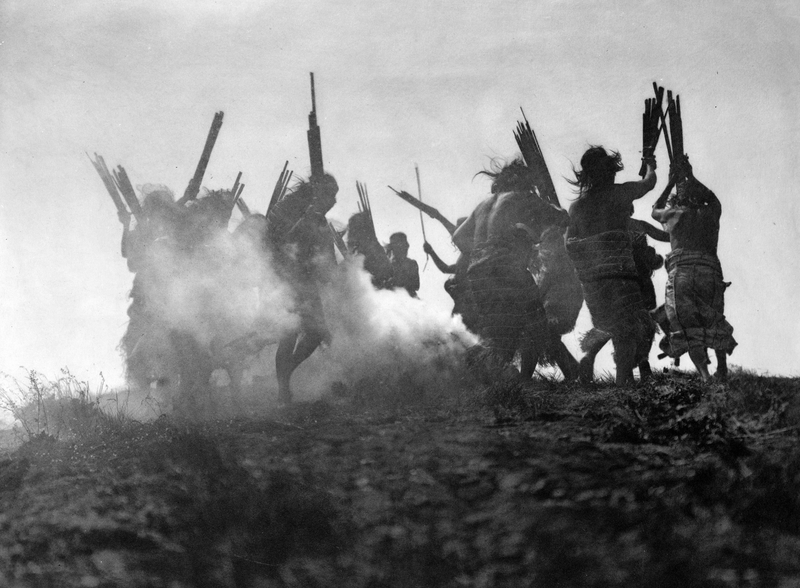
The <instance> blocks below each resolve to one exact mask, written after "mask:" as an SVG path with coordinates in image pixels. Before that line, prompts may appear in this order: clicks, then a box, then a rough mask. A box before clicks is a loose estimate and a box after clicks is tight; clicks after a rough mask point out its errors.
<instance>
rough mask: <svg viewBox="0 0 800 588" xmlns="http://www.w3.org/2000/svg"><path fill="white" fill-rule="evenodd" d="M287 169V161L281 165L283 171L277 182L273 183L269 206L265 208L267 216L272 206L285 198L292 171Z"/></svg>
mask: <svg viewBox="0 0 800 588" xmlns="http://www.w3.org/2000/svg"><path fill="white" fill-rule="evenodd" d="M287 167H289V162H288V161H287V162H286V163H284V164H283V169H282V170H281V173H280V175H279V176H278V181H276V182H275V187H274V188H273V189H272V196H271V197H270V199H269V205H268V206H267V214H269V212H270V211H271V210H272V207H273V206H275V205H276V204H277V203H278V202H280V201H281V200H283V197H284V196H286V190H287V188H288V187H289V180H291V179H292V170H287V169H286V168H287Z"/></svg>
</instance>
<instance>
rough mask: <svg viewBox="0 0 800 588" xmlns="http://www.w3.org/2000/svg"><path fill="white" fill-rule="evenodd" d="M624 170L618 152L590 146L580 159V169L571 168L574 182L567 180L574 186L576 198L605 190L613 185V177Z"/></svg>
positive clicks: (598, 146)
mask: <svg viewBox="0 0 800 588" xmlns="http://www.w3.org/2000/svg"><path fill="white" fill-rule="evenodd" d="M623 169H624V166H623V165H622V156H621V155H620V154H619V151H612V152H611V153H608V152H607V151H606V150H605V148H604V147H602V146H600V145H590V146H589V149H587V150H586V152H585V153H584V154H583V157H581V169H580V170H576V169H575V167H574V166H573V167H572V171H573V173H574V174H575V179H574V180H567V181H568V182H569V183H570V184H572V185H573V186H575V188H576V192H577V193H578V198H582V197H584V196H586V195H588V194H590V193H591V192H593V191H594V190H597V189H603V188H607V187H609V186H611V185H613V184H614V176H615V175H616V174H617V173H618V172H621V171H622V170H623Z"/></svg>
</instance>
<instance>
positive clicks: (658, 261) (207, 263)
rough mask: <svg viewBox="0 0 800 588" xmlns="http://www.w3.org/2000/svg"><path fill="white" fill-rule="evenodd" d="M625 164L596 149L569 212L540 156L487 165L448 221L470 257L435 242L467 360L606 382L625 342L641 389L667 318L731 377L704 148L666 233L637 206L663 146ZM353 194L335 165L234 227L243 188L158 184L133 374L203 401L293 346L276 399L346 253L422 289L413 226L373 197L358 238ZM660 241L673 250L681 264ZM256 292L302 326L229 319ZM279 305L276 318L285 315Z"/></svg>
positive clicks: (676, 350) (312, 336)
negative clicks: (548, 190)
mask: <svg viewBox="0 0 800 588" xmlns="http://www.w3.org/2000/svg"><path fill="white" fill-rule="evenodd" d="M622 169H623V166H622V162H621V157H620V155H619V154H618V153H616V152H609V151H607V150H606V149H605V148H603V147H600V146H592V147H590V148H589V149H588V150H587V151H586V152H585V153H584V154H583V156H582V158H581V160H580V168H579V169H577V170H576V171H575V178H574V180H572V184H573V186H574V187H575V192H576V197H575V199H574V200H573V201H572V203H571V206H570V207H569V211H567V210H565V209H563V208H561V207H560V206H559V205H558V204H557V203H555V202H553V201H552V200H547V199H545V198H543V197H542V195H541V192H542V190H541V186H542V177H541V176H542V174H541V170H537V169H535V167H534V166H529V165H527V164H526V161H525V158H524V157H519V158H516V159H514V160H512V161H510V162H507V163H504V164H500V163H496V164H495V165H493V167H492V169H491V170H488V171H484V172H481V173H483V174H485V175H486V176H488V177H489V178H490V179H491V194H490V195H489V196H488V197H487V198H486V199H485V200H483V201H482V202H481V203H480V204H479V205H478V206H477V207H476V208H475V210H473V211H472V213H471V214H470V215H469V216H467V217H464V218H462V219H460V220H459V222H458V223H457V224H456V225H452V224H449V223H447V224H446V225H445V226H446V227H447V228H448V230H449V231H450V232H451V235H452V241H453V244H454V245H455V246H456V247H457V248H458V250H459V251H460V255H459V258H458V260H457V261H456V263H454V264H452V265H448V264H446V263H445V262H443V261H442V259H441V258H440V257H439V256H438V255H437V254H436V252H435V251H434V250H433V248H432V247H431V246H430V244H428V243H427V242H426V243H425V244H424V251H425V252H426V253H427V254H429V255H430V256H431V257H432V259H433V261H434V263H435V264H436V265H437V266H438V267H439V269H441V270H442V271H443V272H446V273H449V274H452V276H451V277H450V278H449V279H447V281H446V282H445V289H446V290H447V292H448V293H449V294H450V295H451V296H452V298H453V301H454V307H453V314H454V315H460V316H461V318H462V319H463V322H464V325H465V326H466V327H467V328H468V329H469V330H470V331H472V332H474V333H475V334H476V335H478V339H479V341H480V343H479V345H478V346H476V347H475V348H473V350H471V351H474V353H473V352H471V353H470V354H468V359H469V364H470V365H471V366H473V367H475V369H476V371H477V373H478V374H482V375H483V376H486V377H488V378H495V377H496V376H497V374H498V373H503V374H511V375H512V376H513V377H518V378H521V379H523V380H524V379H530V378H531V377H532V376H533V373H534V371H535V369H536V367H537V365H541V364H543V363H547V364H551V365H555V366H557V367H558V368H559V369H560V370H561V372H562V373H563V376H564V378H565V379H567V380H578V379H580V380H583V381H591V380H592V379H593V377H594V373H593V372H594V361H595V357H596V355H597V354H598V352H599V351H600V350H601V348H602V347H603V346H604V345H606V344H607V343H608V342H609V341H610V342H612V344H613V347H614V361H615V364H616V383H617V384H618V385H628V384H630V383H632V382H633V381H634V370H635V369H637V368H638V370H639V376H640V378H641V379H644V378H646V377H648V376H649V375H650V374H651V369H650V365H649V363H648V357H649V354H650V349H651V346H652V343H653V341H654V337H655V334H656V331H657V325H658V327H659V328H660V329H661V331H662V332H663V334H664V337H663V339H662V340H661V342H660V347H661V351H662V356H664V355H668V356H670V357H672V358H674V359H675V360H676V361H677V360H678V358H680V357H681V356H682V355H683V354H685V353H688V354H689V357H690V358H691V361H692V362H693V363H694V365H695V366H696V368H697V370H698V372H699V374H700V375H701V377H702V378H703V379H704V380H708V379H710V378H711V377H712V376H711V375H710V373H709V369H708V366H709V364H710V361H709V358H708V349H713V350H714V352H715V355H716V360H717V367H716V373H715V377H716V378H720V379H724V378H725V377H726V375H727V363H726V358H727V355H729V354H730V353H731V352H732V351H733V349H734V347H735V346H736V342H735V340H734V339H733V336H732V334H733V328H732V327H731V326H730V324H729V323H728V322H727V320H726V319H725V315H724V292H725V289H726V287H727V286H728V285H729V284H727V283H726V282H724V281H723V275H722V270H721V267H720V262H719V259H718V258H717V241H718V236H719V220H720V215H721V206H720V202H719V200H718V199H717V197H716V196H715V195H714V193H713V192H711V191H710V190H709V189H708V188H706V187H705V186H704V185H703V184H701V183H700V182H699V181H698V180H697V179H696V178H695V177H694V174H693V170H692V167H691V165H690V164H689V160H688V157H686V156H685V155H680V156H679V157H677V156H676V157H675V159H674V161H672V163H671V165H670V170H669V182H668V184H667V187H666V189H665V190H664V191H663V193H662V194H661V196H660V197H659V198H658V199H657V200H656V202H655V204H654V205H653V210H652V217H653V219H655V220H656V221H658V222H659V223H660V224H661V225H662V226H663V230H662V229H660V228H657V227H656V226H655V225H653V224H651V223H649V222H645V221H642V220H638V219H634V218H632V215H633V212H634V206H633V203H634V201H636V200H638V199H640V198H642V197H643V196H645V195H646V194H647V193H649V192H650V191H651V190H652V189H653V188H654V187H655V185H656V161H655V158H654V157H653V156H652V155H647V156H646V157H645V158H644V160H643V166H642V172H641V176H642V177H641V179H638V180H635V181H630V182H625V183H616V182H615V179H616V176H617V174H618V173H619V172H620V171H622ZM338 190H339V188H338V185H337V183H336V180H335V179H334V178H333V177H332V176H331V175H329V174H327V173H325V174H318V175H317V176H316V177H314V176H312V178H311V179H309V180H305V181H300V182H298V183H297V184H296V185H295V186H294V187H292V188H291V189H289V190H288V192H286V193H285V195H283V196H282V197H281V198H279V199H278V200H277V201H276V202H275V203H274V205H273V206H271V207H270V208H269V210H268V211H267V214H265V215H264V214H253V213H250V212H249V210H246V209H243V210H244V211H245V212H246V213H245V214H244V219H243V221H242V222H241V223H240V224H239V225H238V226H237V227H236V229H235V230H234V231H233V232H229V231H228V225H229V223H230V219H231V213H232V209H233V208H234V206H235V204H236V195H235V194H234V192H235V190H234V191H233V192H232V191H227V190H218V191H212V192H206V193H205V194H204V195H202V197H200V198H197V199H194V200H190V201H188V202H181V201H178V202H175V199H174V197H173V195H172V193H171V192H169V190H167V189H165V188H162V187H157V186H155V187H154V186H149V187H148V186H145V187H143V188H142V193H143V196H144V198H143V200H142V206H141V213H140V217H139V218H137V223H136V227H135V229H133V230H132V229H131V227H130V224H131V218H130V215H127V214H125V213H124V211H123V212H121V213H120V220H121V221H122V223H123V226H124V232H123V240H122V253H123V256H124V257H126V258H127V260H128V265H129V268H130V269H131V270H132V271H133V272H135V274H136V275H135V278H134V285H133V289H132V291H131V299H132V300H131V305H130V307H129V311H128V315H129V319H130V320H129V324H128V328H127V331H126V333H125V335H124V337H123V340H122V343H121V349H122V351H123V352H124V355H125V358H126V361H127V370H128V377H129V380H130V381H131V382H132V383H133V384H138V385H142V386H146V385H153V383H154V382H160V383H162V384H172V383H175V382H178V383H179V384H178V385H179V390H180V392H179V394H178V398H181V399H183V400H182V401H183V402H191V401H192V400H193V399H197V398H198V397H200V396H201V395H202V394H204V393H205V392H204V391H207V390H208V387H209V379H210V378H211V375H212V373H213V371H214V370H216V369H218V368H225V369H226V370H227V371H228V373H229V375H230V378H231V382H232V384H233V385H237V386H238V385H239V384H240V381H241V377H242V374H243V371H244V369H245V366H246V360H247V359H248V358H252V357H253V356H256V355H258V354H259V353H260V352H261V350H262V349H263V348H264V347H265V346H266V345H268V344H270V343H277V351H276V355H275V368H276V375H277V384H278V386H277V390H278V399H279V400H280V401H281V402H283V403H287V402H290V401H291V400H292V390H291V385H290V380H291V377H292V374H293V372H294V371H295V370H296V369H297V367H298V366H299V365H300V364H301V363H302V362H303V361H304V360H306V359H307V358H308V357H309V356H311V354H313V353H314V351H315V350H316V349H317V348H319V347H320V345H322V344H323V343H325V342H326V341H329V340H330V337H331V335H330V331H329V329H328V326H327V325H326V320H325V312H324V306H323V302H322V295H321V292H322V289H323V288H324V285H325V284H326V283H329V282H330V281H331V280H332V279H334V276H335V275H336V271H337V270H336V268H337V265H338V262H337V255H336V249H337V248H338V250H339V251H340V253H341V255H340V256H339V258H342V257H350V258H358V257H359V256H361V257H363V267H364V269H365V270H366V271H367V272H369V273H370V274H371V277H372V284H373V285H374V287H376V288H389V289H397V290H401V291H402V290H405V291H406V292H407V293H408V294H409V295H410V296H412V297H416V292H417V290H418V289H419V270H418V266H417V264H416V262H414V261H413V260H411V259H409V258H408V255H407V254H408V249H409V245H408V241H407V239H406V236H405V234H403V233H395V234H393V235H392V237H391V239H390V243H389V245H388V246H383V245H382V244H381V243H380V242H379V241H378V239H377V237H376V236H375V229H374V225H373V224H372V216H371V210H369V209H365V210H361V211H360V212H359V213H357V214H355V215H353V216H352V217H351V218H350V221H349V222H348V227H347V230H346V232H338V231H336V230H335V229H334V228H333V225H332V224H331V223H330V222H329V221H328V219H327V218H326V215H327V214H328V212H329V211H330V210H331V208H332V207H333V206H334V204H335V203H336V196H337V193H338ZM400 195H401V196H405V197H407V198H411V197H410V196H409V195H408V194H400ZM556 201H557V199H556ZM345 237H346V241H345ZM648 238H651V239H655V240H658V241H664V242H669V243H670V244H671V248H672V250H671V252H670V253H669V254H668V255H667V256H666V261H665V260H664V258H662V257H661V256H660V255H659V254H658V253H656V251H655V249H654V248H653V247H651V246H650V245H649V244H648V242H647V239H648ZM662 266H665V267H666V271H667V273H668V279H667V286H666V295H665V302H664V304H663V305H661V306H658V307H657V302H656V292H655V289H654V286H653V281H652V276H653V272H654V271H655V270H657V269H660V268H661V267H662ZM267 268H268V269H267ZM187 276H189V278H188V279H187ZM253 290H257V291H258V292H259V293H260V297H261V300H262V305H263V304H267V305H269V304H270V303H271V302H270V301H275V300H278V299H280V301H281V302H280V303H276V304H279V305H281V304H284V305H285V302H284V301H285V300H287V299H288V300H290V301H291V302H290V303H289V304H288V306H287V307H286V308H285V310H286V312H287V313H289V314H290V315H291V317H292V320H290V321H287V322H286V323H285V324H284V325H283V326H282V327H279V328H277V327H276V328H273V327H275V325H274V324H273V325H272V326H271V327H269V326H268V327H269V328H260V327H259V326H258V325H257V324H256V323H257V322H258V320H259V319H258V316H255V318H254V317H250V318H251V319H252V320H253V324H250V325H247V324H245V325H234V324H232V323H233V322H236V321H232V320H231V318H230V317H232V316H233V317H239V316H240V315H241V313H237V312H235V311H234V312H227V311H226V310H225V309H226V308H228V309H230V308H232V307H233V306H235V305H236V304H238V303H240V302H241V300H242V296H241V293H242V292H248V291H249V292H252V291H253ZM278 290H280V291H281V292H282V294H281V296H278V295H277V294H275V292H276V291H278ZM187 299H191V301H192V304H189V305H187V304H186V303H185V301H186V300H187ZM264 301H266V302H264ZM584 302H585V303H586V305H587V307H588V310H589V312H590V314H591V319H592V323H593V328H592V329H591V330H590V331H589V332H588V333H585V334H584V335H583V337H582V339H581V349H582V351H583V352H584V356H583V357H582V358H581V359H580V361H579V360H578V359H576V358H575V357H574V356H573V355H572V353H571V352H570V351H569V350H568V349H567V347H566V346H565V345H564V343H563V342H562V339H561V338H562V336H563V335H565V334H567V333H569V332H571V331H573V330H574V328H575V324H576V321H577V318H578V314H579V312H580V310H581V307H582V305H583V303H584ZM341 303H342V304H346V303H347V301H346V300H342V301H341ZM187 307H191V308H192V310H191V311H186V310H185V309H186V308H187ZM176 308H177V311H176ZM267 315H269V316H271V317H272V320H274V321H275V320H277V319H275V313H274V312H273V313H267ZM243 320H244V322H245V323H246V322H247V319H243ZM262 326H263V325H262ZM266 332H270V333H271V335H264V333H266ZM242 333H245V334H244V335H242Z"/></svg>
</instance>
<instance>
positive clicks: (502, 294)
mask: <svg viewBox="0 0 800 588" xmlns="http://www.w3.org/2000/svg"><path fill="white" fill-rule="evenodd" d="M467 279H468V280H469V287H470V290H471V292H472V299H473V302H474V304H475V307H476V310H477V313H478V315H479V318H478V326H479V328H478V332H479V334H480V335H481V337H482V338H483V339H484V340H485V341H486V343H487V345H488V347H489V348H490V349H491V350H493V351H494V352H496V353H497V354H498V355H499V356H501V357H502V358H503V359H504V360H505V361H511V360H512V359H513V358H514V353H515V352H516V351H517V349H518V348H519V347H520V345H521V344H522V343H523V342H524V341H525V340H531V339H537V338H541V339H543V338H544V337H545V335H546V333H547V318H546V316H545V313H544V307H543V306H542V302H541V299H540V296H539V289H538V288H537V286H536V282H535V281H534V279H533V276H532V275H531V273H530V271H528V267H527V259H526V258H525V256H524V255H520V253H519V252H518V251H514V250H513V249H512V248H510V247H508V246H506V245H504V244H485V245H483V246H481V247H478V248H476V249H475V250H473V252H472V254H471V257H470V264H469V268H468V269H467Z"/></svg>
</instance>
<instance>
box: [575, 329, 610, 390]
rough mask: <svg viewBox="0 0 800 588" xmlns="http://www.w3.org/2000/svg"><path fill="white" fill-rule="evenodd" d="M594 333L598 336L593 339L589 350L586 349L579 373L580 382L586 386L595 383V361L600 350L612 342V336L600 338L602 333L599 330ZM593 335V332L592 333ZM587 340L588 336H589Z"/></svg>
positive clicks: (594, 330)
mask: <svg viewBox="0 0 800 588" xmlns="http://www.w3.org/2000/svg"><path fill="white" fill-rule="evenodd" d="M592 332H594V333H596V334H597V335H598V336H595V337H591V339H590V345H589V348H588V349H586V350H585V351H586V355H584V356H583V357H582V358H581V361H580V364H579V367H578V373H579V376H578V377H579V378H580V381H581V382H583V383H584V384H590V383H592V382H593V381H594V360H595V358H596V357H597V354H598V353H600V350H601V349H602V348H603V347H604V346H605V344H606V343H608V342H609V341H611V336H610V335H609V336H603V337H600V336H599V334H600V333H602V331H598V330H597V329H593V331H592ZM590 334H591V332H590ZM587 340H589V339H588V335H587Z"/></svg>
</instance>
